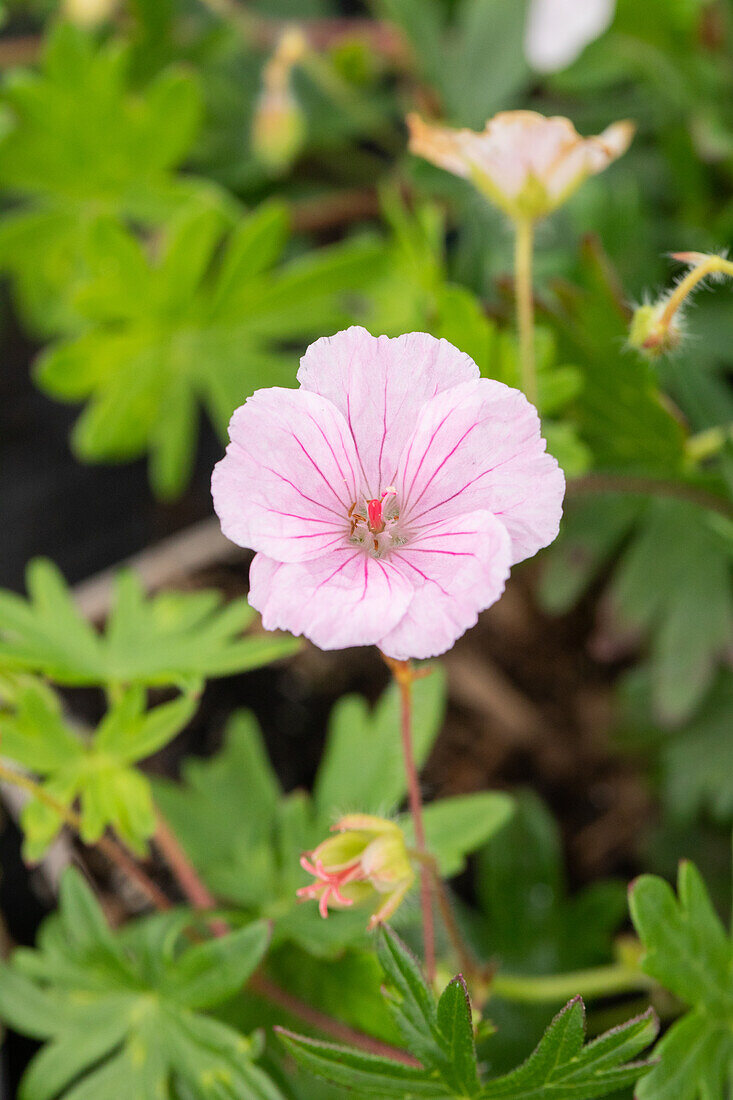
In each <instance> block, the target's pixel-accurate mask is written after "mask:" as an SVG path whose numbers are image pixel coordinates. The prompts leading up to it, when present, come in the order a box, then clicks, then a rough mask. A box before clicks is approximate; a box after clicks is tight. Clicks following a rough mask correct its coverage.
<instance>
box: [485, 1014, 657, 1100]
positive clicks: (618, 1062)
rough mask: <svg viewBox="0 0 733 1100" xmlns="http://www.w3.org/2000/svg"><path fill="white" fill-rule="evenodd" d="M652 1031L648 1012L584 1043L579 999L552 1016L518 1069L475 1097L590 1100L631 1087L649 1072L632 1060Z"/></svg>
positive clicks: (651, 1016) (652, 1017) (653, 1021)
mask: <svg viewBox="0 0 733 1100" xmlns="http://www.w3.org/2000/svg"><path fill="white" fill-rule="evenodd" d="M657 1031H658V1024H657V1019H656V1016H655V1014H654V1011H653V1010H652V1009H649V1010H648V1011H647V1012H645V1013H644V1014H643V1015H642V1016H639V1017H637V1018H636V1019H634V1020H629V1021H628V1022H627V1023H625V1024H622V1025H621V1026H620V1027H617V1028H614V1029H613V1030H612V1031H607V1032H605V1033H604V1034H603V1035H601V1036H600V1037H599V1038H597V1039H594V1040H592V1042H590V1043H587V1044H584V1039H585V1010H584V1008H583V1002H582V1000H581V999H580V997H576V998H575V1000H572V1001H570V1002H569V1003H568V1004H567V1005H566V1006H565V1008H564V1009H563V1010H562V1012H560V1013H558V1015H557V1016H556V1017H555V1019H554V1020H553V1021H552V1023H551V1024H550V1026H549V1027H548V1029H547V1031H546V1032H545V1034H544V1035H543V1037H542V1039H541V1040H540V1042H539V1045H538V1046H537V1049H536V1050H535V1051H534V1053H533V1054H531V1055H530V1057H529V1058H528V1059H527V1061H526V1062H525V1063H524V1065H522V1066H519V1068H518V1069H515V1070H513V1071H512V1072H511V1073H508V1074H506V1075H505V1076H504V1077H499V1078H497V1079H496V1080H494V1081H491V1082H489V1084H488V1085H487V1086H486V1087H485V1088H484V1090H483V1091H482V1093H481V1096H482V1098H483V1097H486V1100H494V1098H496V1100H498V1098H499V1097H504V1098H505V1100H572V1097H575V1098H576V1100H592V1097H595V1096H609V1095H612V1094H613V1093H615V1092H618V1090H619V1089H622V1088H623V1087H624V1086H625V1085H633V1084H635V1082H636V1081H638V1080H639V1079H640V1078H641V1077H643V1075H644V1074H645V1073H647V1072H648V1070H649V1068H650V1067H649V1063H648V1062H638V1061H632V1059H635V1058H636V1057H637V1055H638V1054H640V1053H641V1052H642V1051H643V1050H645V1048H646V1047H648V1046H649V1044H650V1043H651V1042H653V1040H654V1038H655V1037H656V1034H657Z"/></svg>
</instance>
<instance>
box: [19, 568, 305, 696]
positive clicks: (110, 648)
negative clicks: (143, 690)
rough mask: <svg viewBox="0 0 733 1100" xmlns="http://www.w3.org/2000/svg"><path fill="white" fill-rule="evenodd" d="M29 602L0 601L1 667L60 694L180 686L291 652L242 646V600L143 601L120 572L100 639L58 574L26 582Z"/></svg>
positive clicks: (49, 571)
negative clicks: (71, 689) (63, 687)
mask: <svg viewBox="0 0 733 1100" xmlns="http://www.w3.org/2000/svg"><path fill="white" fill-rule="evenodd" d="M26 584H27V588H28V597H29V598H28V600H25V599H23V597H22V596H18V595H16V594H15V593H12V592H4V591H0V667H6V668H8V669H15V670H28V671H33V672H41V673H43V674H44V675H45V676H47V677H48V678H49V679H51V680H55V681H56V682H57V683H59V684H73V685H95V684H98V685H100V686H108V685H125V684H141V685H142V684H144V685H150V686H153V685H155V686H162V685H166V684H178V685H185V684H190V683H191V682H192V681H200V680H202V679H208V678H211V677H214V676H228V675H231V674H233V673H235V672H244V671H246V670H247V669H251V668H258V667H259V666H261V665H264V664H268V663H269V662H270V661H274V660H277V659H278V658H279V657H286V656H288V655H289V654H290V653H293V652H295V650H296V649H297V645H298V643H297V642H295V641H294V640H293V639H289V638H285V637H270V636H267V637H265V636H261V637H242V632H243V631H244V630H245V629H246V628H247V627H248V626H250V625H251V624H252V622H253V620H254V619H255V618H256V615H255V613H254V612H253V611H252V610H251V608H250V607H249V605H248V604H247V601H246V599H239V600H233V601H232V602H231V603H229V604H227V605H226V606H224V607H222V599H221V596H220V594H219V593H218V592H216V591H214V590H208V589H207V590H202V591H200V592H169V591H163V592H160V593H158V594H157V595H155V596H152V597H150V598H147V597H146V596H145V594H144V591H143V588H142V585H141V583H140V581H139V580H138V578H137V577H136V576H135V574H134V573H133V572H131V571H129V570H127V571H121V572H120V573H119V574H118V575H117V578H116V580H115V585H114V593H113V598H112V606H111V610H110V613H109V617H108V619H107V625H106V628H105V631H104V633H103V634H99V633H97V631H96V630H95V629H94V628H93V627H92V626H91V625H90V624H89V623H88V622H87V620H86V619H85V618H84V617H83V615H82V614H81V613H80V611H79V610H78V608H77V607H76V605H75V604H74V600H73V597H72V595H71V592H70V590H69V588H68V587H67V585H66V583H65V581H64V579H63V577H62V576H61V574H60V573H59V571H58V569H57V568H56V566H54V565H53V564H52V563H51V562H49V561H46V560H45V559H42V558H38V559H36V560H34V561H32V562H31V563H30V565H29V566H28V569H27V572H26Z"/></svg>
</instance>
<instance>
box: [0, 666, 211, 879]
mask: <svg viewBox="0 0 733 1100" xmlns="http://www.w3.org/2000/svg"><path fill="white" fill-rule="evenodd" d="M13 703H14V705H13V708H12V709H11V710H10V711H8V712H7V713H6V712H2V711H0V735H1V741H0V744H1V745H2V754H3V756H5V757H7V758H9V759H10V760H13V761H15V762H16V763H17V764H20V765H21V766H22V767H23V768H25V769H27V770H29V771H30V772H32V773H35V774H36V775H38V776H41V777H42V778H43V789H44V790H45V791H46V793H47V794H48V795H49V796H51V797H52V798H53V800H54V801H55V802H57V803H60V804H61V805H62V806H64V807H67V808H68V807H71V806H72V805H73V804H74V803H75V802H76V801H77V800H78V803H79V817H80V834H81V837H82V840H84V841H85V842H86V843H88V844H93V843H95V842H96V841H97V840H99V838H100V837H101V836H102V834H103V833H104V831H105V829H106V828H107V827H108V826H112V827H113V828H114V829H115V830H116V831H117V833H119V835H120V836H121V837H122V838H123V839H124V840H125V841H126V842H127V844H128V845H129V846H130V847H131V848H133V849H134V850H135V851H136V852H139V853H141V854H142V853H144V852H145V849H146V841H147V839H148V838H149V837H150V836H151V835H152V834H153V832H154V831H155V827H156V819H155V812H154V809H153V802H152V797H151V792H150V784H149V781H148V779H147V778H146V777H145V776H144V775H143V774H142V773H141V772H140V771H139V770H138V769H136V768H135V767H133V765H134V764H135V763H136V762H137V761H139V760H143V759H145V757H147V756H150V755H151V754H152V753H154V752H157V751H158V750H159V749H161V748H162V747H163V746H164V745H166V744H168V742H169V741H171V740H172V739H173V738H174V737H175V736H176V734H177V733H179V732H180V730H182V729H183V727H184V726H185V725H186V724H187V723H188V722H189V720H190V719H191V717H192V715H193V714H194V712H195V710H196V707H197V706H198V697H197V695H196V694H195V693H191V692H189V693H186V694H183V695H180V696H178V697H177V698H176V699H174V700H173V701H172V702H170V703H162V704H160V705H159V706H157V707H153V708H152V709H151V710H148V711H146V710H145V692H144V689H142V688H128V689H127V691H125V692H124V693H123V694H122V695H121V696H120V698H119V700H118V701H117V702H115V704H114V705H113V706H112V707H111V708H110V710H109V711H108V712H107V714H106V715H105V717H104V718H103V719H102V721H101V723H100V724H99V726H98V727H97V729H96V731H94V732H93V733H90V734H89V736H88V737H83V736H82V735H81V734H80V733H79V732H77V730H75V729H74V728H73V727H72V726H71V725H70V724H69V723H68V722H67V721H66V719H65V717H64V715H63V712H62V708H61V703H60V701H59V699H58V698H57V697H56V696H55V695H54V693H53V692H51V691H50V690H49V689H48V688H47V687H46V686H45V685H44V684H42V683H41V682H40V681H34V680H32V679H29V680H28V681H26V682H24V683H22V684H21V685H20V686H19V688H18V690H17V692H16V695H15V698H14V700H13ZM21 824H22V826H23V831H24V833H25V842H24V848H23V852H24V855H25V857H26V858H27V859H28V860H30V861H34V860H37V859H40V858H41V856H42V855H43V854H44V852H45V851H46V849H47V848H48V846H49V844H50V843H51V841H52V840H53V839H54V837H55V836H56V834H57V833H58V831H59V829H60V828H61V826H62V824H63V821H62V818H61V816H60V814H59V813H57V812H56V810H55V809H54V808H53V807H52V806H51V805H49V804H47V803H46V802H42V801H40V800H39V799H31V800H29V801H28V802H27V803H26V804H25V806H24V808H23V812H22V815H21Z"/></svg>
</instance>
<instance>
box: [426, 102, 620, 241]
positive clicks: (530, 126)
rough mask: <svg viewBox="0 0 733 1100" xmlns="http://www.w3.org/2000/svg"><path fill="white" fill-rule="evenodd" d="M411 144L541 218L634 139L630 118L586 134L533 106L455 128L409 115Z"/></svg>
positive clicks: (503, 204)
mask: <svg viewBox="0 0 733 1100" xmlns="http://www.w3.org/2000/svg"><path fill="white" fill-rule="evenodd" d="M407 125H408V127H409V130H410V149H411V151H412V152H413V153H415V154H416V155H417V156H420V157H424V158H425V159H426V160H429V161H431V162H432V163H433V164H437V165H438V166H439V167H440V168H445V169H446V170H447V171H449V172H453V173H454V174H455V175H457V176H463V177H464V178H465V179H469V180H471V182H472V183H473V184H474V185H475V187H477V188H478V190H479V191H481V192H482V193H483V194H484V195H485V196H486V197H487V198H488V199H490V200H491V202H493V203H495V204H496V206H498V207H500V209H501V210H503V211H504V213H505V214H508V215H509V217H510V218H512V219H514V220H522V219H524V220H530V221H534V220H535V219H537V218H543V217H545V216H546V215H547V214H550V213H552V211H553V210H555V209H556V208H557V207H558V206H561V205H562V203H563V202H565V201H566V199H568V198H569V197H570V196H571V195H572V194H573V192H574V191H576V190H577V188H578V187H580V185H581V183H583V181H584V180H585V179H587V177H588V176H592V175H595V174H597V173H598V172H602V171H603V169H604V168H606V167H608V165H609V164H611V162H612V161H614V160H616V159H617V158H618V157H620V156H621V155H622V154H623V153H625V152H626V150H627V149H628V147H629V144H630V143H631V139H632V137H633V135H634V127H633V125H632V123H630V122H615V123H613V125H612V126H609V127H608V128H607V129H606V130H604V131H603V133H602V134H599V135H598V136H597V137H588V138H584V137H581V136H580V134H579V133H578V132H577V130H576V129H575V127H574V126H573V124H572V122H570V120H569V119H567V118H559V117H558V118H546V117H545V116H544V115H540V114H538V113H537V112H536V111H502V112H501V113H500V114H498V115H495V116H494V117H493V118H492V119H490V120H489V122H487V123H486V127H485V129H484V130H483V131H481V132H477V131H475V130H465V129H464V130H454V129H451V128H450V127H448V126H440V125H433V124H432V123H429V122H425V121H424V120H423V119H421V118H420V116H419V115H416V114H411V115H408V118H407Z"/></svg>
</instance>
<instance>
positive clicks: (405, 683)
mask: <svg viewBox="0 0 733 1100" xmlns="http://www.w3.org/2000/svg"><path fill="white" fill-rule="evenodd" d="M382 657H383V659H384V661H385V662H386V664H387V667H388V668H389V669H390V671H391V673H392V675H393V676H394V679H395V682H396V684H397V687H398V688H399V692H400V712H401V721H400V729H401V734H402V754H403V756H404V760H405V775H406V777H407V791H408V795H409V801H410V813H411V814H412V823H413V826H414V829H415V844H416V848H417V855H418V858H419V860H420V905H421V908H422V925H423V947H424V951H425V971H426V974H427V977H428V982H429V983H430V984H431V985H432V984H433V982H434V981H435V929H434V925H433V899H432V889H431V882H430V879H431V873H430V870H429V867H428V861H429V856H428V852H427V848H426V845H425V825H424V823H423V815H422V796H421V794H420V781H419V779H418V774H417V768H416V766H415V754H414V752H413V747H412V682H413V679H414V675H415V674H414V671H413V668H412V665H411V664H410V662H409V661H395V660H393V659H392V658H391V657H387V656H385V654H384V653H383V654H382Z"/></svg>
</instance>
